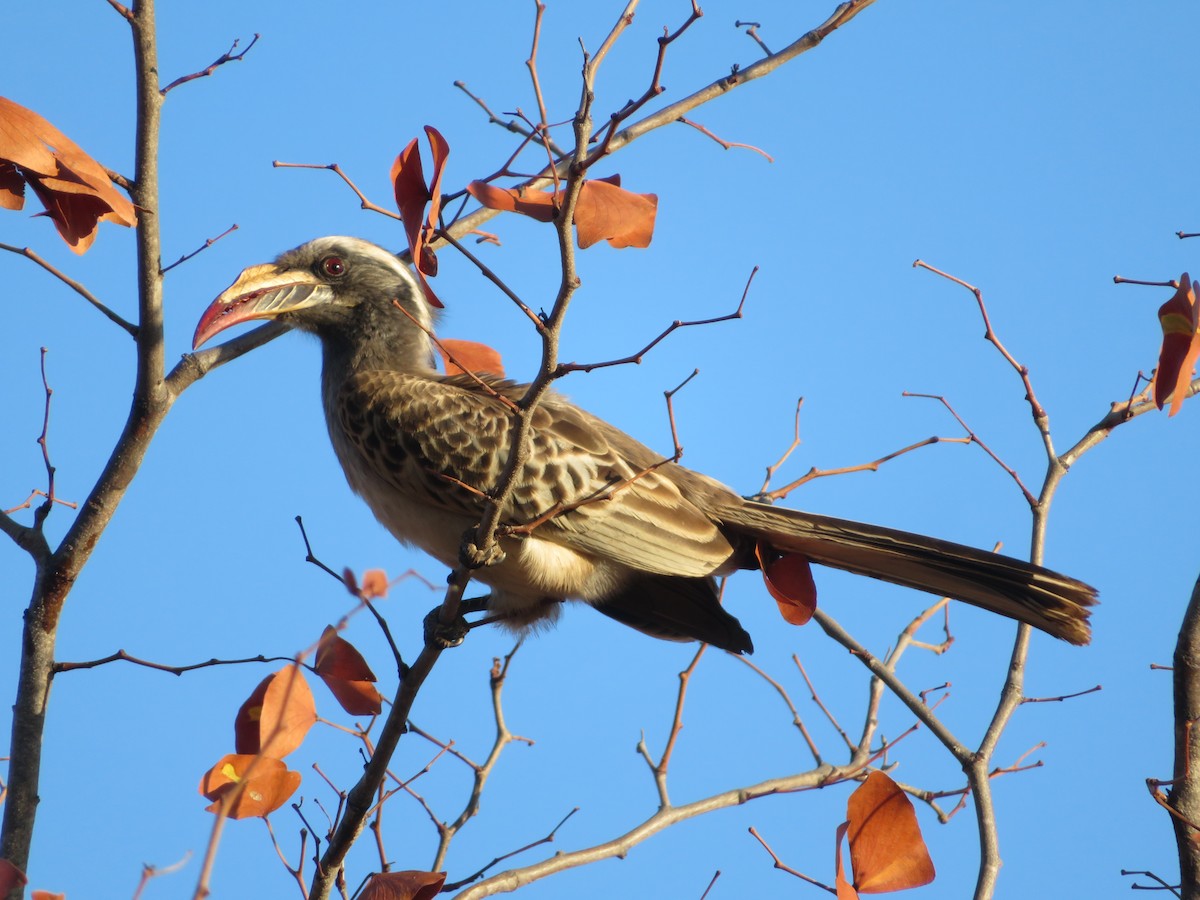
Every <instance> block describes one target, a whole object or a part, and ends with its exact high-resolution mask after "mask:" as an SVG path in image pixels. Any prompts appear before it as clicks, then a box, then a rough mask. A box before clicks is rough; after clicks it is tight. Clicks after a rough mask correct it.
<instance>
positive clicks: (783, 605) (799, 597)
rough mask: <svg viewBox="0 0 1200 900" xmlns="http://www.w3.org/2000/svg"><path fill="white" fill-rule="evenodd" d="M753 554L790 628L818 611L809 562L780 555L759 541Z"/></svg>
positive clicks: (800, 557) (785, 554)
mask: <svg viewBox="0 0 1200 900" xmlns="http://www.w3.org/2000/svg"><path fill="white" fill-rule="evenodd" d="M754 555H755V556H757V557H758V565H759V567H760V568H761V569H762V573H763V583H764V584H766V586H767V591H768V592H769V593H770V594H771V596H772V597H774V598H775V603H776V604H778V606H779V614H780V615H781V616H783V618H784V620H785V621H787V622H790V623H791V624H792V625H805V624H807V623H808V620H809V619H811V618H812V615H813V613H814V612H815V611H816V609H817V585H816V582H814V581H813V577H812V568H811V567H810V566H809V564H808V560H807V559H806V558H805V557H803V556H801V555H800V554H798V553H780V552H779V551H778V550H776V549H775V548H774V547H772V546H770V545H769V544H765V543H762V542H761V541H760V542H759V543H758V544H756V545H755V547H754Z"/></svg>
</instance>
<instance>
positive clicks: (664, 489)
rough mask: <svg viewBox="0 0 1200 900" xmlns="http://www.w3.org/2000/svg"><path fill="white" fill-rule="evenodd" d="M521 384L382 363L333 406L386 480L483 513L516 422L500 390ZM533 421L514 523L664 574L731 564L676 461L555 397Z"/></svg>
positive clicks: (515, 390) (419, 496)
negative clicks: (676, 473)
mask: <svg viewBox="0 0 1200 900" xmlns="http://www.w3.org/2000/svg"><path fill="white" fill-rule="evenodd" d="M523 392H524V388H523V387H522V386H520V385H513V384H511V383H506V382H501V381H498V380H495V381H493V380H489V382H488V387H484V386H481V385H480V383H479V382H478V381H476V380H475V379H474V378H473V377H472V376H457V377H447V378H440V377H430V376H424V375H413V374H406V373H401V372H394V371H382V370H381V371H371V372H364V373H359V374H357V375H354V376H353V377H351V378H350V379H349V380H348V381H347V382H346V383H345V385H344V386H343V387H342V389H341V391H340V394H339V396H338V400H337V403H336V407H337V415H338V418H339V420H340V425H341V427H342V429H343V430H344V431H345V433H346V434H347V436H348V437H349V438H350V440H351V441H352V442H353V443H354V444H355V446H356V447H357V449H358V451H359V453H360V455H361V457H362V459H363V462H364V463H365V464H366V465H368V466H369V467H370V468H372V469H373V470H374V471H375V473H376V474H377V475H378V476H379V477H381V478H382V479H384V480H385V481H386V482H388V483H389V484H392V485H393V486H394V487H396V488H397V489H398V490H400V491H402V492H404V493H405V494H406V495H408V496H409V497H411V498H412V500H413V501H414V502H415V503H418V504H426V505H433V506H435V507H440V508H443V509H446V510H448V511H451V512H455V513H463V514H465V515H469V516H477V515H478V514H479V513H480V511H481V510H482V508H483V504H484V502H485V501H486V495H487V493H488V492H489V491H490V490H491V489H492V488H493V487H494V486H495V485H496V484H497V483H498V482H499V480H500V477H501V474H502V471H503V469H504V465H505V462H506V460H507V457H508V450H509V442H510V440H511V434H512V429H513V428H514V426H515V416H514V414H513V413H512V411H511V409H510V408H509V407H508V406H506V405H505V404H504V403H503V402H502V401H501V400H499V399H497V395H499V394H503V395H505V396H510V397H514V398H515V397H520V396H521V394H522V393H523ZM532 424H533V428H532V431H531V435H530V441H529V455H528V459H527V460H526V462H525V463H524V464H523V466H522V468H521V471H520V475H519V476H518V478H517V483H516V489H515V490H514V492H513V495H512V499H511V501H510V502H509V504H508V507H507V508H506V509H505V510H504V522H505V524H508V525H518V526H520V525H530V524H532V525H533V533H534V534H536V536H537V537H539V538H541V539H543V540H549V541H552V542H554V543H558V544H562V545H564V546H566V547H569V548H571V549H573V550H578V551H582V552H585V553H589V554H592V555H595V556H598V557H602V558H605V559H609V560H612V561H613V562H617V563H620V564H622V565H626V566H629V567H631V568H634V569H638V570H641V571H645V572H651V573H656V574H663V575H682V576H689V577H696V576H701V575H708V574H710V573H712V572H713V571H714V570H716V569H718V568H720V567H721V566H722V565H723V564H725V563H726V562H727V560H728V559H729V557H730V556H731V554H732V552H733V551H732V548H731V546H730V544H729V542H728V541H727V540H726V539H725V538H724V537H723V536H722V534H721V532H720V530H719V529H718V528H717V526H716V525H715V524H714V523H713V521H712V520H711V519H710V518H709V517H708V516H707V515H705V514H704V513H703V512H702V511H701V510H700V509H699V508H698V507H697V506H695V505H694V504H693V503H692V502H691V501H689V500H688V498H687V497H686V496H684V493H683V492H682V491H681V490H680V487H679V486H678V485H677V484H676V483H675V481H674V480H673V479H672V478H671V477H670V476H669V474H668V473H666V472H664V471H662V469H663V468H664V467H671V466H673V465H674V464H673V463H663V461H662V457H661V456H658V455H657V454H655V453H653V452H652V451H651V450H649V449H648V448H647V447H645V446H643V445H642V444H639V443H638V442H637V441H635V440H633V438H631V437H629V436H628V435H626V434H624V433H623V432H620V431H618V430H617V429H615V428H613V427H612V426H610V425H607V424H606V423H604V422H602V421H601V420H599V419H597V418H595V417H594V416H591V415H589V414H588V413H586V412H584V411H583V410H580V409H579V408H577V407H575V406H573V405H572V404H571V403H569V402H567V401H566V400H564V399H562V398H561V397H558V396H557V395H550V396H548V397H546V398H545V399H544V400H543V402H542V403H541V404H540V405H539V407H538V409H537V411H536V413H535V415H534V418H533V422H532ZM676 468H677V467H676Z"/></svg>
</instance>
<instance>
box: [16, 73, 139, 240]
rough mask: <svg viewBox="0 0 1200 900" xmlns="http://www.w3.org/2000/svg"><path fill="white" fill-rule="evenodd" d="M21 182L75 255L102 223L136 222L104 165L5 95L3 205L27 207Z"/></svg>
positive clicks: (128, 203)
mask: <svg viewBox="0 0 1200 900" xmlns="http://www.w3.org/2000/svg"><path fill="white" fill-rule="evenodd" d="M22 181H24V182H27V183H28V184H29V186H30V187H31V188H33V191H34V193H35V194H37V196H38V199H40V200H41V201H42V205H43V206H45V207H46V213H45V214H46V215H47V216H49V217H50V219H51V220H52V221H53V222H54V225H55V227H56V228H57V229H58V233H59V234H60V235H61V236H62V239H63V240H64V241H66V242H67V245H68V246H69V247H70V248H71V249H72V250H74V251H75V252H76V253H83V252H84V251H86V250H87V249H88V247H90V246H91V245H92V241H94V240H95V238H96V227H97V225H98V224H99V223H100V222H117V223H119V224H121V225H127V226H131V225H136V224H137V213H136V212H135V210H134V206H133V204H132V203H130V202H129V200H128V199H127V198H125V197H124V196H123V195H122V194H121V193H120V192H119V191H117V189H116V188H115V187H113V183H112V180H111V179H110V178H109V177H108V173H107V172H106V171H105V170H104V167H103V166H101V165H100V164H99V163H98V162H96V161H95V160H94V159H92V158H91V157H90V156H88V155H87V154H86V153H84V152H83V150H81V149H80V148H79V146H78V145H77V144H75V143H74V142H73V141H72V140H71V139H70V138H68V137H67V136H66V135H65V134H63V133H62V132H61V131H59V130H58V129H57V128H55V127H54V126H53V125H51V124H50V123H49V122H47V121H46V120H45V119H43V118H42V117H41V116H39V115H38V114H37V113H35V112H33V111H32V110H29V109H26V108H25V107H23V106H20V105H18V104H16V103H13V102H12V101H11V100H7V99H5V98H4V97H0V207H4V208H6V209H20V208H21V207H22V205H23V204H24V191H23V190H22V185H21V182H22Z"/></svg>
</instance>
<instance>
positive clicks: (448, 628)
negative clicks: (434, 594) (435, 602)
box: [424, 594, 492, 650]
mask: <svg viewBox="0 0 1200 900" xmlns="http://www.w3.org/2000/svg"><path fill="white" fill-rule="evenodd" d="M489 599H491V594H485V595H484V596H482V597H474V598H472V599H470V600H463V601H462V602H461V603H459V604H458V617H457V618H456V619H455V620H454V621H453V622H451V623H450V624H449V625H447V624H445V623H443V622H442V619H441V612H442V608H441V607H440V606H435V607H434V608H433V609H431V610H430V611H429V615H427V616H426V617H425V621H424V625H425V643H426V644H428V645H431V646H436V647H441V648H442V649H443V650H448V649H450V648H451V647H457V646H458V645H459V644H461V643H462V642H463V640H464V639H465V638H466V636H467V632H468V631H470V630H471V629H472V628H474V627H475V625H483V624H485V623H486V622H489V621H492V620H491V619H484V620H483V621H481V622H476V623H474V624H472V623H470V622H468V621H467V620H466V619H465V618H464V616H465V615H466V614H467V613H473V612H484V611H485V610H486V609H487V606H488V600H489Z"/></svg>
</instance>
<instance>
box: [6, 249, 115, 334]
mask: <svg viewBox="0 0 1200 900" xmlns="http://www.w3.org/2000/svg"><path fill="white" fill-rule="evenodd" d="M0 250H7V251H8V252H9V253H15V254H17V255H18V256H24V257H25V258H26V259H29V260H32V261H33V262H35V263H37V264H38V265H39V266H41V267H42V268H43V269H45V270H46V271H47V272H49V273H50V274H51V275H53V276H54V277H55V278H57V279H58V280H59V281H61V282H62V283H63V284H65V285H66V286H67V287H69V288H70V289H71V290H73V291H74V292H75V293H77V294H78V295H79V296H80V297H82V298H83V299H84V300H86V301H87V302H88V303H90V304H92V306H94V307H95V308H96V309H98V310H99V311H100V312H102V313H103V314H104V315H105V316H106V317H107V318H108V320H109V321H111V322H114V323H116V324H117V325H119V326H120V327H121V328H123V329H125V331H126V332H127V333H128V334H129V336H130V337H132V338H134V339H136V338H137V336H138V329H137V326H136V325H134V324H133V323H132V322H127V321H126V320H125V319H123V318H121V316H119V315H117V314H116V313H115V312H113V311H112V310H111V309H109V308H108V307H107V306H105V305H104V304H103V303H101V302H100V301H99V300H97V299H96V296H95V294H93V293H92V292H91V291H89V290H88V289H87V288H85V287H84V286H83V285H82V284H80V283H79V282H78V281H76V280H75V279H74V278H70V277H68V276H67V275H65V274H63V273H62V272H60V271H59V270H58V269H56V268H54V266H52V265H50V263H48V262H46V260H44V259H42V258H41V257H40V256H38V255H37V253H35V252H34V251H33V250H31V249H30V248H29V247H14V246H12V245H11V244H0Z"/></svg>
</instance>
